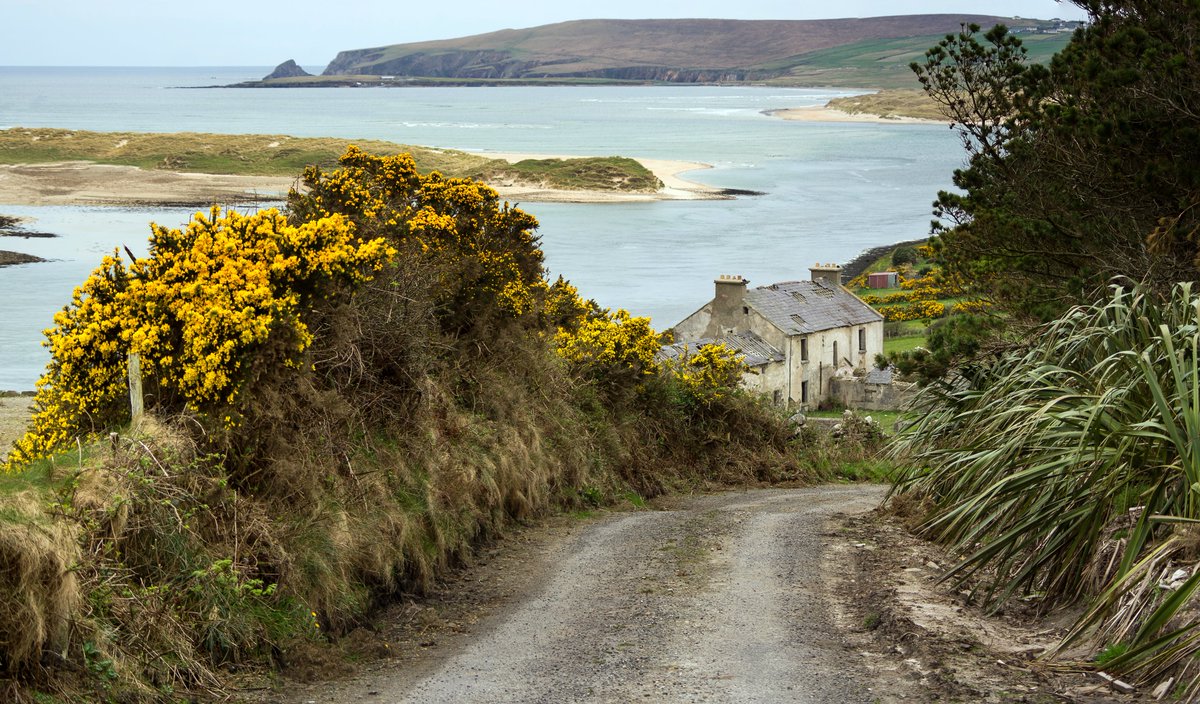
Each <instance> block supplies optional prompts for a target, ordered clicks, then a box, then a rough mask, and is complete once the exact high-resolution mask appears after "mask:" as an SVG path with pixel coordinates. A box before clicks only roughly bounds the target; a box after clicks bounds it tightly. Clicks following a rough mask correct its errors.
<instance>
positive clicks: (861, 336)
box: [858, 328, 867, 352]
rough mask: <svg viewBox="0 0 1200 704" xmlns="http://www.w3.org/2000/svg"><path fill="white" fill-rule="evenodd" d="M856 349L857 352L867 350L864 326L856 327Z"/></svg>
mask: <svg viewBox="0 0 1200 704" xmlns="http://www.w3.org/2000/svg"><path fill="white" fill-rule="evenodd" d="M858 351H859V352H866V351H867V329H866V328H859V329H858Z"/></svg>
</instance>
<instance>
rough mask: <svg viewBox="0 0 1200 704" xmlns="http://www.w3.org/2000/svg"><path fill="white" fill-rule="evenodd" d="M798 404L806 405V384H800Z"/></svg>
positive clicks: (805, 382) (803, 382)
mask: <svg viewBox="0 0 1200 704" xmlns="http://www.w3.org/2000/svg"><path fill="white" fill-rule="evenodd" d="M800 403H808V382H807V381H802V382H800Z"/></svg>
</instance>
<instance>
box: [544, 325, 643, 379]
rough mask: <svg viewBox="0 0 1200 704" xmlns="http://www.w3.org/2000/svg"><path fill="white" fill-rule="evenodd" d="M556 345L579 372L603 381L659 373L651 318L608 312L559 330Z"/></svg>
mask: <svg viewBox="0 0 1200 704" xmlns="http://www.w3.org/2000/svg"><path fill="white" fill-rule="evenodd" d="M554 342H555V345H556V347H557V349H558V353H559V355H561V356H562V357H563V358H564V359H566V360H567V361H568V362H570V363H571V364H572V365H573V366H574V367H575V368H576V369H578V370H579V371H581V372H583V373H584V374H586V375H589V376H592V377H594V378H598V379H601V380H615V379H616V378H617V377H621V376H626V375H627V374H628V373H632V374H633V375H635V376H641V375H648V374H653V373H655V372H657V371H658V366H657V365H656V364H655V362H654V355H655V354H657V353H658V350H659V348H660V345H659V342H658V336H657V335H656V334H655V332H654V329H653V328H651V327H650V319H649V318H645V317H633V316H631V315H630V314H629V311H626V310H617V312H615V313H610V312H609V311H607V310H605V311H603V312H601V313H600V314H599V315H594V316H592V317H590V318H588V319H586V320H584V321H582V322H581V323H580V324H579V326H578V327H577V328H576V329H574V330H569V329H565V328H563V329H560V330H559V331H558V334H557V335H555V337H554Z"/></svg>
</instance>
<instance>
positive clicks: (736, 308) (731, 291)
mask: <svg viewBox="0 0 1200 704" xmlns="http://www.w3.org/2000/svg"><path fill="white" fill-rule="evenodd" d="M713 283H715V284H716V292H715V294H714V295H713V302H712V323H713V325H710V327H712V328H715V329H713V330H712V331H711V333H710V334H711V335H712V336H713V337H715V336H716V335H722V334H725V333H728V332H733V331H734V330H736V329H737V328H738V327H739V326H740V324H741V322H742V321H743V319H744V317H745V312H744V309H743V305H744V303H743V302H744V300H745V298H746V284H748V283H750V282H749V281H747V280H746V279H743V278H742V277H741V276H740V275H738V274H732V275H731V274H721V275H720V276H719V277H717V279H716V281H714V282H713Z"/></svg>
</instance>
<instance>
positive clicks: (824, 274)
mask: <svg viewBox="0 0 1200 704" xmlns="http://www.w3.org/2000/svg"><path fill="white" fill-rule="evenodd" d="M808 270H809V271H810V272H811V273H812V280H813V281H818V282H822V283H826V284H833V285H834V286H840V285H841V284H842V267H841V266H839V265H837V264H813V265H812V266H811V267H809V268H808Z"/></svg>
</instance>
